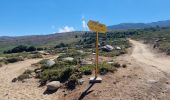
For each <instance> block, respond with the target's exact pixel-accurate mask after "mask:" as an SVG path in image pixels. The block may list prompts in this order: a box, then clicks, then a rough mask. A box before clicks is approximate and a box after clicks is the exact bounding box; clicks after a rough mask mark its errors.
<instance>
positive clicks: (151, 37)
mask: <svg viewBox="0 0 170 100" xmlns="http://www.w3.org/2000/svg"><path fill="white" fill-rule="evenodd" d="M132 38H134V39H138V40H145V42H146V43H150V44H153V45H154V44H155V42H156V41H157V40H159V42H158V44H159V46H158V49H159V50H161V51H163V52H165V51H166V50H167V49H169V48H170V28H152V29H144V30H137V31H136V33H135V34H134V35H132Z"/></svg>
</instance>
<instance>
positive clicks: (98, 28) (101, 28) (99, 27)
mask: <svg viewBox="0 0 170 100" xmlns="http://www.w3.org/2000/svg"><path fill="white" fill-rule="evenodd" d="M88 27H89V29H90V30H91V31H94V32H96V68H95V77H91V78H90V83H101V81H102V79H101V78H100V77H98V68H99V66H98V65H99V47H98V44H99V36H98V35H99V32H100V33H106V32H107V27H106V25H104V24H101V23H99V22H96V21H92V20H90V21H89V22H88Z"/></svg>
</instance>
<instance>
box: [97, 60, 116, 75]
mask: <svg viewBox="0 0 170 100" xmlns="http://www.w3.org/2000/svg"><path fill="white" fill-rule="evenodd" d="M115 71H117V69H116V67H115V66H113V65H112V64H108V63H106V62H103V63H101V64H99V73H100V74H101V75H104V74H106V73H107V72H112V73H114V72H115Z"/></svg>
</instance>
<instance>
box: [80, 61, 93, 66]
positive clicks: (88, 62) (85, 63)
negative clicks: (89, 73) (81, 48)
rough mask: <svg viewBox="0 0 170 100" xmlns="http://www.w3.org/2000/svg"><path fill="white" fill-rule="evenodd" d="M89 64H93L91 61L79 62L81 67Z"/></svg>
mask: <svg viewBox="0 0 170 100" xmlns="http://www.w3.org/2000/svg"><path fill="white" fill-rule="evenodd" d="M91 64H93V62H92V61H87V60H83V61H82V62H81V65H91Z"/></svg>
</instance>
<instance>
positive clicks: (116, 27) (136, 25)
mask: <svg viewBox="0 0 170 100" xmlns="http://www.w3.org/2000/svg"><path fill="white" fill-rule="evenodd" d="M157 26H159V27H168V26H170V20H163V21H156V22H151V23H120V24H117V25H110V26H108V29H109V30H127V29H143V28H150V27H157Z"/></svg>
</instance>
